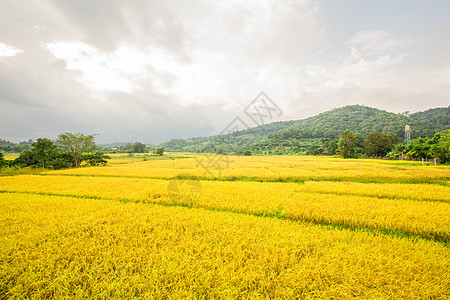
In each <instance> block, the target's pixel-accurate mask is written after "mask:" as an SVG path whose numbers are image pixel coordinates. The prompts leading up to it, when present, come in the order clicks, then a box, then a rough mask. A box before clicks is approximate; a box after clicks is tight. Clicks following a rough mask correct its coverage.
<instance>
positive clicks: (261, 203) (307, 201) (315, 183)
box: [0, 154, 450, 299]
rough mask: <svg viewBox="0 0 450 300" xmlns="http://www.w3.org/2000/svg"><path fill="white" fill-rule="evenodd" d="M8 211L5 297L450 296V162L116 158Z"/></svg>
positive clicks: (3, 192) (27, 189) (21, 192)
mask: <svg viewBox="0 0 450 300" xmlns="http://www.w3.org/2000/svg"><path fill="white" fill-rule="evenodd" d="M0 211H1V212H2V214H0V299H16V298H20V299H21V298H26V299H28V298H30V299H42V298H71V299H72V298H75V299H85V298H94V299H109V298H138V299H152V298H153V299H160V298H165V299H180V298H189V299H192V298H194V299H205V298H214V299H230V298H231V299H234V298H245V299H247V298H252V299H261V298H262V299H292V298H305V299H317V298H324V299H330V298H333V299H350V298H365V299H366V298H372V299H398V298H430V299H448V298H450V251H449V250H450V168H449V167H445V166H438V167H434V166H429V165H428V166H422V165H421V164H418V163H414V162H405V161H381V160H343V159H339V158H323V157H308V156H260V157H258V156H250V157H237V156H228V157H214V156H205V155H193V154H178V155H167V156H165V157H162V158H158V159H151V158H150V159H149V158H148V157H145V156H139V155H136V156H134V157H125V156H120V155H113V157H112V158H111V160H110V164H109V165H107V166H103V167H84V168H79V169H70V170H60V171H46V172H40V173H38V174H29V175H16V176H3V177H0Z"/></svg>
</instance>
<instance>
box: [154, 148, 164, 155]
mask: <svg viewBox="0 0 450 300" xmlns="http://www.w3.org/2000/svg"><path fill="white" fill-rule="evenodd" d="M156 154H157V155H163V154H164V147H161V148H156Z"/></svg>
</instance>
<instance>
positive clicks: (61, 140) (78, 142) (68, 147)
mask: <svg viewBox="0 0 450 300" xmlns="http://www.w3.org/2000/svg"><path fill="white" fill-rule="evenodd" d="M56 144H57V145H58V146H59V147H60V148H61V149H63V150H64V151H66V152H69V153H71V154H72V156H73V160H74V162H75V167H76V168H77V167H79V166H80V163H81V157H82V156H83V154H84V153H86V152H92V151H94V149H95V148H96V146H97V145H96V144H95V142H94V135H93V134H91V135H84V134H82V133H68V132H66V133H63V134H60V135H59V136H58V139H57V140H56Z"/></svg>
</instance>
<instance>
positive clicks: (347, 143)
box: [338, 130, 357, 158]
mask: <svg viewBox="0 0 450 300" xmlns="http://www.w3.org/2000/svg"><path fill="white" fill-rule="evenodd" d="M356 138H357V136H356V134H355V133H354V132H353V131H350V130H347V131H344V132H343V133H341V137H340V139H339V143H338V146H339V151H340V153H341V155H342V156H343V157H344V158H350V157H354V156H355V154H356V146H357V145H356V142H357V141H356Z"/></svg>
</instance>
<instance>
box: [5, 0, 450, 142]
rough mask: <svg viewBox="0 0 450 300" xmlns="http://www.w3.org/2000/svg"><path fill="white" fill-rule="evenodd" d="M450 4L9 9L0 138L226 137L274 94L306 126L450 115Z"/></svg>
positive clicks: (103, 0)
mask: <svg viewBox="0 0 450 300" xmlns="http://www.w3.org/2000/svg"><path fill="white" fill-rule="evenodd" d="M449 20H450V1H447V0H442V1H437V0H427V1H423V0H421V1H414V0H386V1H384V0H382V1H380V0H376V1H375V0H373V1H369V0H366V1H363V0H323V1H313V0H311V1H310V0H304V1H303V0H298V1H288V0H286V1H285V0H281V1H280V0H273V1H271V0H262V1H261V0H254V1H226V0H223V1H206V0H204V1H197V0H192V1H182V0H180V1H170V0H169V1H166V0H164V1H151V0H150V1H149V0H136V1H134V0H129V1H122V0H42V1H39V0H0V112H1V117H0V137H1V138H6V139H8V140H12V141H16V142H17V141H20V140H26V139H28V138H32V139H36V138H38V137H48V138H51V139H54V138H56V137H57V135H58V134H60V133H63V132H82V133H85V134H92V133H97V134H99V136H98V137H97V142H99V143H108V142H116V141H122V142H134V141H140V142H145V143H159V142H163V141H167V140H169V139H171V138H187V137H192V136H207V135H212V134H218V133H220V132H221V131H222V130H223V129H224V128H225V127H226V126H227V125H228V123H229V122H231V121H232V120H233V119H234V118H235V117H237V116H242V112H243V110H244V109H245V107H246V106H247V105H248V104H249V103H250V102H251V101H252V100H253V99H254V98H255V97H256V96H257V95H258V94H259V93H260V92H262V91H263V92H265V93H266V94H267V95H268V96H269V97H270V98H271V99H272V100H273V102H274V103H276V104H277V105H278V106H279V107H280V108H281V110H282V111H283V114H282V115H281V116H277V120H291V119H302V118H305V117H309V116H313V115H315V114H318V113H320V112H324V111H327V110H330V109H332V108H335V107H341V106H344V105H347V104H363V105H367V106H373V107H376V108H380V109H384V110H387V111H392V112H396V113H397V112H404V111H411V112H416V111H421V110H425V109H428V108H433V107H443V106H448V105H450V22H449Z"/></svg>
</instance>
